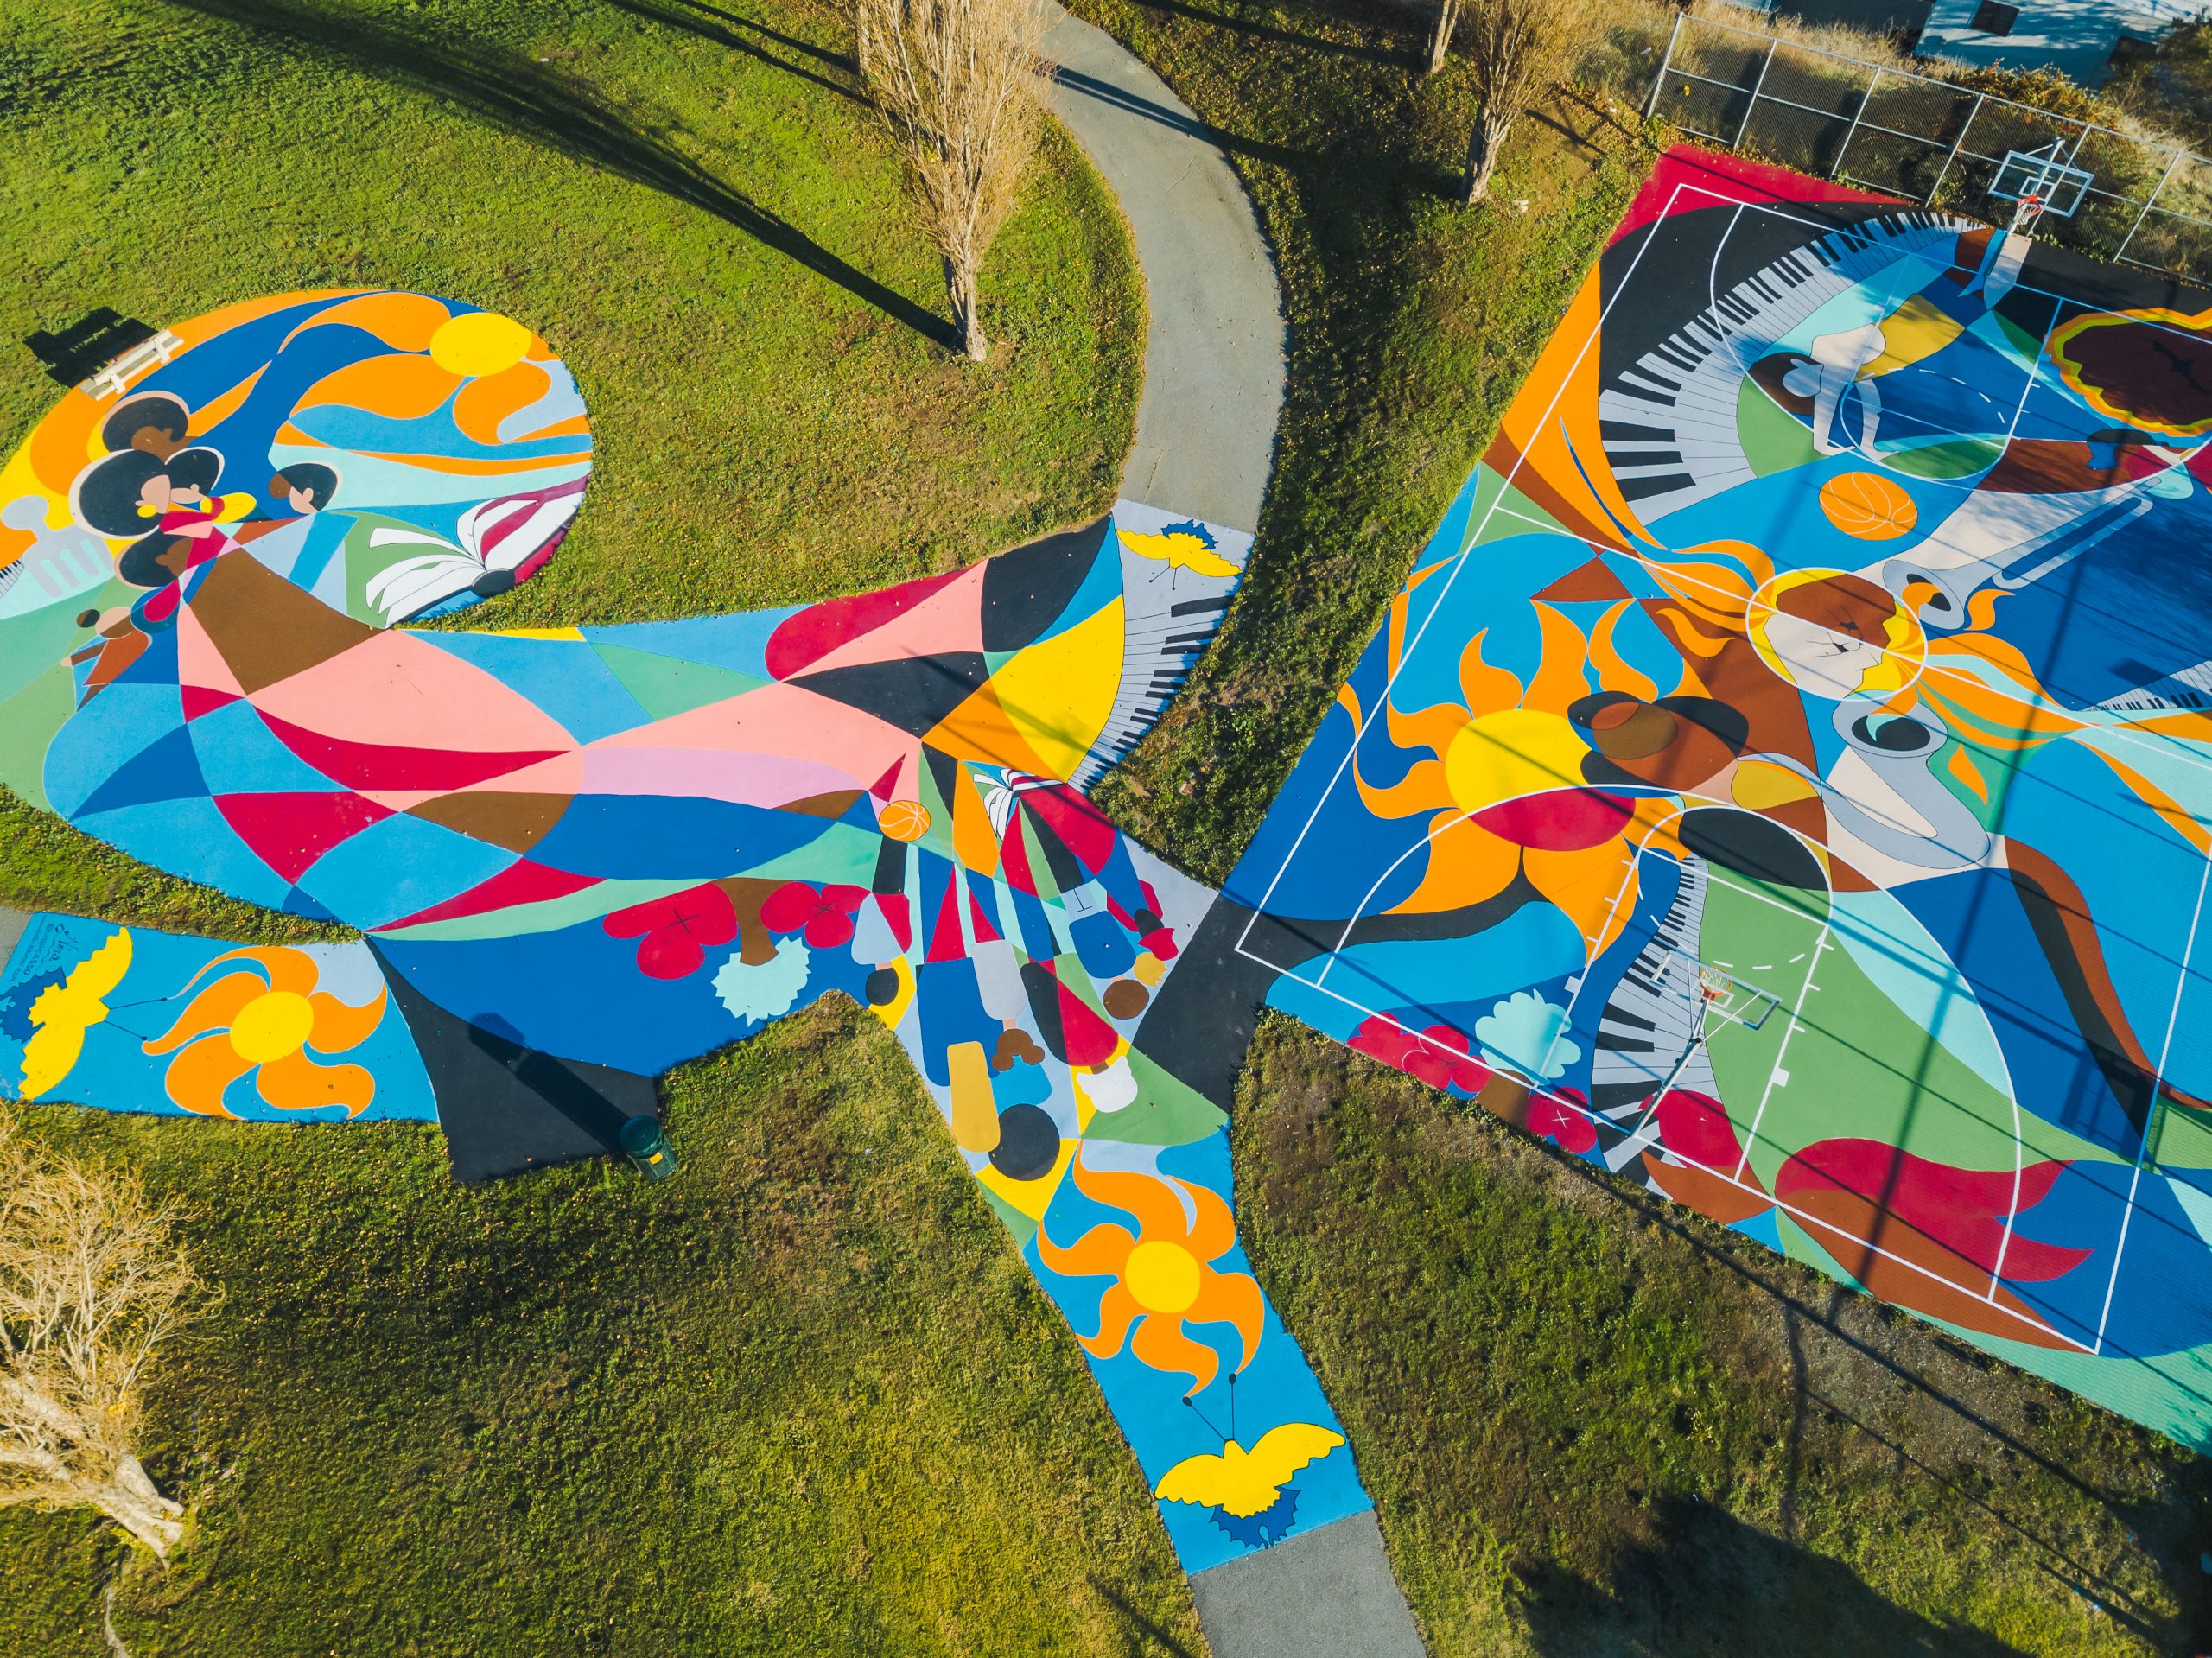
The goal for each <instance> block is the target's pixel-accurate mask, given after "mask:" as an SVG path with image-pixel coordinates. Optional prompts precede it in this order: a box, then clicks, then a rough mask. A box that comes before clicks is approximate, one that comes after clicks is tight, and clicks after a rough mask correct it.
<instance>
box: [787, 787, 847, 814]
mask: <svg viewBox="0 0 2212 1658" xmlns="http://www.w3.org/2000/svg"><path fill="white" fill-rule="evenodd" d="M867 792H868V791H867V790H865V789H837V790H833V791H831V792H830V793H829V794H826V795H809V796H807V797H806V798H805V799H804V800H787V801H785V803H784V804H782V805H781V806H779V807H778V808H777V810H779V811H787V812H801V813H804V815H805V816H809V817H828V818H833V819H834V818H839V817H842V816H844V815H845V814H846V813H847V812H849V811H850V810H852V809H853V803H854V802H855V800H858V799H859V798H860V797H861V796H862V795H864V794H866V793H867Z"/></svg>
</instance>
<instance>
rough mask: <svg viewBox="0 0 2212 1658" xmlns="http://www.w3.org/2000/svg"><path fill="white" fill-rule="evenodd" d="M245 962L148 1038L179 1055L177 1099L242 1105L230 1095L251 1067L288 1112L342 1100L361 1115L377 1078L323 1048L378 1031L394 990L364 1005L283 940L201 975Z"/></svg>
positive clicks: (174, 1083) (218, 1111)
mask: <svg viewBox="0 0 2212 1658" xmlns="http://www.w3.org/2000/svg"><path fill="white" fill-rule="evenodd" d="M226 963H236V964H238V966H237V970H236V971H233V972H230V973H226V974H225V975H223V976H222V977H220V978H219V979H216V980H214V981H212V982H211V983H208V984H207V985H205V986H203V987H201V988H200V992H199V994H196V995H194V997H193V999H192V1001H191V1002H190V1004H189V1005H188V1006H187V1007H186V1008H185V1010H184V1011H183V1012H182V1013H180V1014H178V1015H177V1017H176V1020H175V1023H173V1024H172V1025H171V1026H169V1028H168V1030H167V1031H165V1032H162V1034H161V1035H160V1036H157V1037H156V1038H155V1039H153V1040H152V1041H150V1042H148V1043H147V1044H145V1050H146V1051H147V1052H148V1053H149V1054H154V1055H157V1056H158V1055H161V1054H175V1056H176V1057H175V1058H173V1059H171V1060H170V1061H169V1066H168V1071H167V1072H166V1073H165V1075H164V1077H163V1083H164V1086H165V1087H166V1088H167V1089H168V1096H169V1099H170V1101H171V1102H172V1103H174V1104H175V1105H177V1106H180V1107H181V1108H182V1109H185V1110H187V1111H190V1112H193V1113H194V1114H196V1115H200V1116H211V1117H226V1116H229V1115H232V1112H231V1111H230V1109H228V1108H227V1107H226V1106H225V1104H224V1103H223V1096H224V1095H225V1094H226V1092H227V1091H228V1090H229V1089H230V1086H231V1084H232V1083H235V1082H237V1081H238V1079H239V1078H240V1077H244V1076H246V1075H247V1074H248V1073H249V1072H251V1073H253V1074H254V1087H255V1089H256V1091H257V1092H258V1093H259V1094H260V1096H261V1097H262V1099H263V1100H264V1102H266V1103H268V1104H270V1105H272V1106H275V1107H276V1108H277V1109H278V1110H281V1111H302V1110H309V1109H314V1108H315V1107H318V1106H327V1105H340V1106H344V1107H345V1108H346V1115H349V1116H350V1115H355V1114H357V1113H358V1112H359V1111H360V1110H361V1109H362V1108H363V1107H365V1106H366V1105H367V1104H368V1103H369V1102H370V1101H371V1100H372V1098H374V1097H375V1095H376V1079H375V1078H374V1077H372V1076H371V1075H370V1073H369V1072H368V1071H367V1070H365V1069H364V1068H363V1067H361V1066H359V1065H353V1064H337V1065H334V1064H324V1063H323V1062H322V1061H321V1060H320V1059H318V1058H316V1057H315V1056H316V1055H317V1054H329V1053H343V1052H345V1051H346V1050H347V1049H349V1048H356V1047H359V1045H361V1044H362V1043H364V1042H365V1041H367V1040H368V1039H369V1037H370V1035H371V1033H372V1032H374V1031H375V1029H376V1027H377V1026H378V1023H379V1022H380V1021H381V1020H383V1018H384V1013H385V994H386V993H385V992H384V991H382V990H379V991H378V992H377V994H376V997H375V999H374V1000H373V1001H369V1002H366V1003H365V1004H363V1005H361V1006H359V1007H355V1006H353V1004H352V1003H349V1002H345V1001H340V1000H339V999H338V998H337V997H336V996H334V995H332V994H330V993H329V992H327V991H326V990H320V989H318V988H316V985H317V983H318V981H319V979H320V977H321V970H320V969H319V968H318V967H317V965H316V963H315V957H314V956H310V955H308V952H307V951H305V950H289V949H285V948H283V947H282V946H276V947H271V948H269V949H265V950H255V949H246V950H231V951H229V952H228V953H226V954H225V955H222V956H217V957H216V958H215V959H214V960H213V961H212V962H208V963H207V966H206V967H204V968H202V969H200V972H199V973H198V974H196V975H194V978H193V980H192V981H191V983H188V985H187V986H186V987H185V988H187V989H190V988H191V984H193V983H198V982H199V981H200V979H201V978H204V977H206V976H207V975H208V974H209V973H211V972H213V970H214V969H217V968H219V967H221V966H223V965H224V964H226Z"/></svg>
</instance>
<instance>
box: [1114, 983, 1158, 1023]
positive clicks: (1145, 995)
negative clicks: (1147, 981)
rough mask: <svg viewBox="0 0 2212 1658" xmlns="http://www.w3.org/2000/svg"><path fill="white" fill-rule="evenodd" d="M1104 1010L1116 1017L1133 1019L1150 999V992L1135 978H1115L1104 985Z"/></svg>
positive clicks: (1142, 1010)
mask: <svg viewBox="0 0 2212 1658" xmlns="http://www.w3.org/2000/svg"><path fill="white" fill-rule="evenodd" d="M1105 1001H1106V1011H1107V1012H1108V1013H1110V1014H1112V1015H1113V1016H1114V1017H1115V1018H1116V1019H1135V1017H1136V1016H1137V1015H1138V1014H1139V1013H1142V1012H1144V1010H1145V1007H1146V1004H1147V1003H1148V1002H1150V1001H1152V992H1151V991H1149V990H1147V989H1146V988H1144V987H1143V986H1142V985H1141V984H1139V983H1138V982H1137V981H1135V979H1116V980H1115V981H1114V982H1113V983H1111V984H1109V985H1108V986H1107V987H1106V997H1105Z"/></svg>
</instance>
